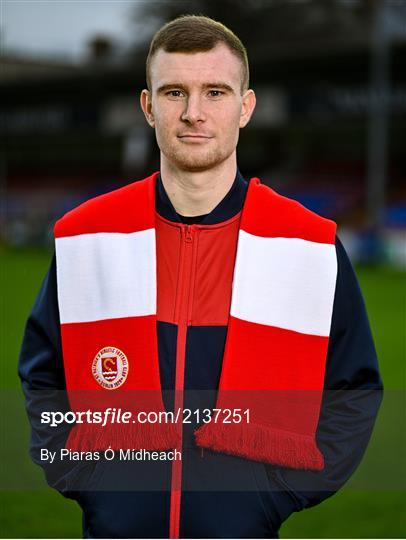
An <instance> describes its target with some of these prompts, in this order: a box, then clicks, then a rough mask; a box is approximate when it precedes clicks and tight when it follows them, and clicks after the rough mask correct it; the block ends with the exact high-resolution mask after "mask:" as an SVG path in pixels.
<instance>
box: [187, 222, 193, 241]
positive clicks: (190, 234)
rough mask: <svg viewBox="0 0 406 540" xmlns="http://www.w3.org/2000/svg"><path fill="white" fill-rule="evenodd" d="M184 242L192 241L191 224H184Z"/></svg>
mask: <svg viewBox="0 0 406 540" xmlns="http://www.w3.org/2000/svg"><path fill="white" fill-rule="evenodd" d="M185 242H189V243H190V242H193V236H192V226H191V225H186V229H185Z"/></svg>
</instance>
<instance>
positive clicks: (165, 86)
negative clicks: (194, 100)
mask: <svg viewBox="0 0 406 540" xmlns="http://www.w3.org/2000/svg"><path fill="white" fill-rule="evenodd" d="M174 88H176V89H179V90H185V91H187V87H186V86H185V85H184V84H182V83H176V82H175V83H169V84H163V85H161V86H159V87H158V89H157V93H163V92H165V91H167V90H172V89H174ZM203 88H204V89H208V88H218V89H221V90H226V91H228V92H231V93H233V94H234V89H233V88H232V87H231V86H230V85H228V84H226V83H220V82H211V83H205V84H203Z"/></svg>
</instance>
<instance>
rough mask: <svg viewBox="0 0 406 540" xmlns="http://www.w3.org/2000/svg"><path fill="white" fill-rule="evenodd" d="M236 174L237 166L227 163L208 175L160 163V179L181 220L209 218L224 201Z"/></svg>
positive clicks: (206, 172)
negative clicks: (199, 217) (190, 217)
mask: <svg viewBox="0 0 406 540" xmlns="http://www.w3.org/2000/svg"><path fill="white" fill-rule="evenodd" d="M236 174H237V162H236V157H235V156H234V159H233V160H230V162H229V160H226V161H225V162H224V163H220V164H219V165H217V166H216V167H213V168H212V169H210V170H207V171H197V172H195V171H193V172H191V171H182V170H179V169H178V168H176V167H173V165H172V164H170V163H168V162H167V161H166V160H165V159H161V178H162V183H163V185H164V188H165V191H166V193H167V194H168V197H169V199H170V201H171V203H172V204H173V207H174V208H175V210H176V212H177V213H178V214H181V215H182V216H199V215H203V214H209V213H210V212H211V211H212V210H213V208H215V207H216V206H217V205H218V203H219V202H220V201H221V200H222V199H223V198H224V197H225V195H226V194H227V193H228V191H229V190H230V188H231V186H232V185H233V182H234V179H235V176H236Z"/></svg>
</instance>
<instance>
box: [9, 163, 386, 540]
mask: <svg viewBox="0 0 406 540" xmlns="http://www.w3.org/2000/svg"><path fill="white" fill-rule="evenodd" d="M246 190H247V182H246V181H245V180H244V179H243V177H242V176H241V175H240V174H239V173H237V176H236V179H235V181H234V183H233V185H232V187H231V189H230V191H229V192H228V193H227V195H226V196H225V197H224V199H223V200H222V201H221V202H220V203H219V204H218V205H217V206H216V208H214V209H213V210H212V212H210V213H209V214H207V215H205V216H203V219H200V220H199V221H200V223H202V224H215V223H220V222H222V221H225V220H227V219H229V218H231V217H232V216H234V215H235V214H236V213H238V212H239V211H240V210H241V208H242V206H243V203H244V198H245V194H246ZM156 209H157V211H158V213H159V214H160V215H161V216H163V217H165V218H167V219H169V220H172V221H180V220H181V217H180V216H179V215H178V214H177V213H176V211H175V209H174V207H173V205H172V204H171V202H170V200H169V198H168V196H167V194H166V192H165V189H164V187H163V184H162V181H161V179H160V177H158V179H157V189H156ZM189 222H190V220H189ZM336 253H337V261H338V275H337V284H336V291H335V298H334V306H333V315H332V326H331V332H330V341H329V348H328V356H327V363H326V373H325V389H326V391H325V392H324V395H323V402H322V408H321V414H320V420H319V425H318V429H317V444H318V447H319V448H320V450H321V452H322V453H323V455H324V458H325V468H324V470H323V471H320V472H314V471H301V470H294V469H288V468H284V467H280V466H274V465H269V464H263V463H258V462H254V461H250V460H247V459H243V458H239V457H236V456H230V455H226V454H221V453H218V452H214V451H213V452H212V451H210V450H206V449H205V450H204V455H203V454H202V453H201V450H200V449H199V448H197V447H196V446H195V445H194V442H193V437H192V434H193V433H192V432H193V429H194V428H195V427H196V426H194V425H190V426H185V428H184V429H185V436H184V441H185V442H184V445H185V446H184V453H183V458H182V461H183V477H182V499H181V521H180V536H181V537H190V538H198V537H205V538H210V537H219V538H229V537H234V538H252V537H255V538H275V537H278V529H279V527H280V525H281V524H282V523H283V521H285V520H286V519H287V518H288V517H289V515H290V514H291V513H292V512H295V511H300V510H302V509H304V508H307V507H310V506H314V505H316V504H319V503H320V502H322V501H323V500H324V499H326V498H327V497H329V496H331V495H332V494H334V493H335V492H336V491H337V490H338V489H339V488H340V487H341V486H342V485H343V484H344V483H345V482H346V481H347V480H348V478H349V477H350V476H351V474H352V473H353V472H354V470H355V469H356V468H357V466H358V464H359V463H360V461H361V458H362V456H363V454H364V452H365V449H366V447H367V444H368V441H369V438H370V436H371V433H372V429H373V425H374V422H375V418H376V415H377V412H378V409H379V406H380V403H381V400H382V394H383V384H382V380H381V377H380V373H379V368H378V362H377V356H376V351H375V347H374V343H373V339H372V336H371V330H370V325H369V322H368V318H367V314H366V310H365V304H364V300H363V297H362V294H361V290H360V287H359V284H358V281H357V278H356V275H355V272H354V269H353V267H352V265H351V262H350V260H349V258H348V256H347V254H346V252H345V250H344V247H343V245H342V243H341V242H340V240H339V238H338V237H336ZM157 330H158V348H159V363H160V376H161V385H162V389H163V391H164V392H165V391H171V390H172V389H173V388H174V381H175V367H176V366H175V357H176V350H175V349H176V332H177V328H176V325H174V324H170V323H166V322H161V321H158V322H157ZM226 331H227V327H221V326H206V327H204V326H199V327H193V326H192V327H190V328H189V329H188V335H187V344H188V347H187V353H186V354H187V356H186V365H185V383H184V387H185V391H186V393H187V392H188V391H189V394H188V397H186V398H185V404H184V406H185V407H190V408H193V407H195V406H196V404H198V406H199V407H202V406H207V405H208V404H210V403H212V406H213V404H214V403H215V396H213V398H211V397H210V391H212V390H213V389H216V388H217V385H218V381H219V377H220V371H221V364H222V351H223V350H224V343H225V338H226ZM208 357H210V359H211V361H210V363H209V364H208V363H207V362H206V363H205V358H208ZM19 375H20V378H21V380H22V386H23V390H24V393H25V397H26V407H27V412H28V416H29V419H30V422H31V426H32V438H31V448H30V453H31V456H32V459H33V460H34V462H35V463H37V464H39V465H40V466H41V467H43V469H44V471H45V474H46V478H47V481H48V483H49V485H50V486H52V487H54V488H55V489H57V490H58V491H60V492H61V493H62V494H63V495H64V496H66V497H70V498H73V499H75V500H77V501H78V502H79V504H80V505H81V507H82V509H83V511H84V514H83V527H84V536H85V537H121V538H125V537H144V538H146V537H151V538H153V537H155V538H157V537H161V538H165V537H168V534H169V533H168V522H169V511H170V508H169V507H170V497H169V491H170V487H169V486H170V463H169V462H165V461H161V462H154V464H152V463H147V462H137V463H131V464H130V463H122V462H118V461H116V460H114V461H113V462H105V461H104V460H101V461H100V462H97V463H88V462H76V463H72V462H58V463H57V465H55V464H53V465H51V464H49V463H46V462H44V461H41V459H40V449H41V448H51V449H55V450H57V449H59V448H62V447H63V445H64V442H65V440H66V438H67V435H68V432H69V430H70V429H71V426H70V425H61V426H59V427H58V428H50V427H49V426H47V425H43V424H41V423H40V421H39V413H40V411H44V410H46V411H48V410H49V411H51V410H61V411H68V410H69V404H68V400H67V397H66V394H65V392H64V389H65V380H64V370H63V361H62V347H61V338H60V326H59V312H58V303H57V284H56V264H55V255H54V256H53V258H52V261H51V265H50V268H49V271H48V273H47V275H46V277H45V279H44V282H43V284H42V287H41V290H40V292H39V295H38V297H37V299H36V302H35V304H34V307H33V309H32V312H31V314H30V316H29V318H28V321H27V324H26V329H25V334H24V339H23V344H22V349H21V354H20V362H19ZM194 391H198V392H199V391H201V392H202V394H201V395H198V396H197V397H194V394H193V392H194ZM202 395H203V396H204V397H202ZM168 399H170V398H168ZM203 402H204V403H203ZM205 482H206V484H205ZM202 485H206V488H204V489H201V486H202ZM196 486H199V489H198V488H197V487H196ZM144 487H145V489H144Z"/></svg>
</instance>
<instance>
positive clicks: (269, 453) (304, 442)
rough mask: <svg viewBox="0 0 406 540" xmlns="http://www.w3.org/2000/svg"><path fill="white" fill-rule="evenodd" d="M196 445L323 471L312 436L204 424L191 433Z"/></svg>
mask: <svg viewBox="0 0 406 540" xmlns="http://www.w3.org/2000/svg"><path fill="white" fill-rule="evenodd" d="M194 434H195V440H196V444H197V445H198V446H201V447H205V448H209V449H212V450H214V451H217V452H224V453H226V454H232V455H238V456H241V457H244V458H248V459H251V460H254V461H261V462H267V463H272V464H275V465H282V466H285V467H290V468H294V469H310V470H315V471H321V470H323V469H324V458H323V455H322V453H321V452H320V450H319V449H318V448H317V445H316V441H315V440H314V438H313V437H312V436H309V435H302V434H296V433H292V432H288V431H283V430H279V429H275V428H273V427H269V426H265V425H260V424H254V423H250V424H247V423H246V424H215V423H211V422H209V423H207V424H204V425H202V426H200V427H199V428H198V429H197V430H196V431H195V432H194Z"/></svg>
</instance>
